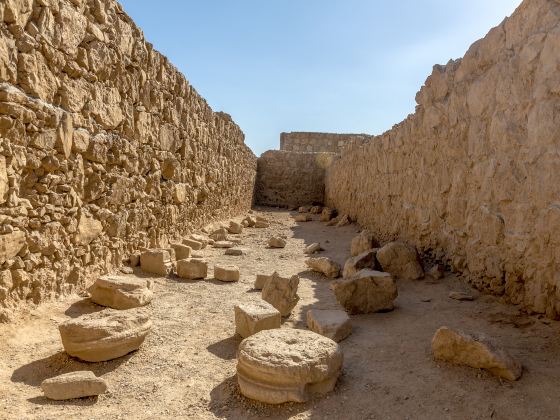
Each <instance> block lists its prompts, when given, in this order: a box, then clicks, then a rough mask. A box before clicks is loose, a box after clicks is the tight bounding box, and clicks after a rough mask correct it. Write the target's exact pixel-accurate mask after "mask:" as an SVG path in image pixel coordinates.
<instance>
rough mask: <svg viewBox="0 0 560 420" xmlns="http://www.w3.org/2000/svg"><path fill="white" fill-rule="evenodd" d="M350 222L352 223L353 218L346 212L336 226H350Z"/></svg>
mask: <svg viewBox="0 0 560 420" xmlns="http://www.w3.org/2000/svg"><path fill="white" fill-rule="evenodd" d="M350 224H352V219H350V216H348V215H347V214H344V215H342V217H340V219H338V222H337V223H336V227H342V226H348V225H350Z"/></svg>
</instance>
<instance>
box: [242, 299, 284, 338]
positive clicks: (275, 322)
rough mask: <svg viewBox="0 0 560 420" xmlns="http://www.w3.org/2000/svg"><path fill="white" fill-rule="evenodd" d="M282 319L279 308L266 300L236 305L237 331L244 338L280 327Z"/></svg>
mask: <svg viewBox="0 0 560 420" xmlns="http://www.w3.org/2000/svg"><path fill="white" fill-rule="evenodd" d="M281 321H282V317H281V315H280V312H279V311H278V309H276V308H275V307H274V306H272V305H271V304H270V303H268V302H265V301H264V300H260V301H257V302H250V303H242V304H239V305H235V332H236V333H237V334H239V335H240V336H241V337H243V338H247V337H249V336H251V335H253V334H256V333H258V332H259V331H263V330H272V329H274V328H280V325H281Z"/></svg>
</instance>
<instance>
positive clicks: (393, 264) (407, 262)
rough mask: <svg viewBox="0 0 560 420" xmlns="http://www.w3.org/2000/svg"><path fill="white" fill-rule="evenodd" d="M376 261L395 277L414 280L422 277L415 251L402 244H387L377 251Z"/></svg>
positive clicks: (422, 273)
mask: <svg viewBox="0 0 560 420" xmlns="http://www.w3.org/2000/svg"><path fill="white" fill-rule="evenodd" d="M377 261H379V264H381V267H382V268H383V270H384V271H386V272H388V273H391V274H392V275H393V276H395V277H399V278H402V279H407V280H416V279H419V278H422V277H424V270H423V269H422V266H421V265H420V262H419V261H418V255H417V254H416V250H415V249H414V248H413V247H411V246H409V245H406V244H404V243H402V242H389V243H388V244H386V245H384V246H383V247H382V248H381V249H379V251H377Z"/></svg>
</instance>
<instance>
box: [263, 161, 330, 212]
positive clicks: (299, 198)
mask: <svg viewBox="0 0 560 420" xmlns="http://www.w3.org/2000/svg"><path fill="white" fill-rule="evenodd" d="M334 156H335V155H334V154H332V153H293V152H285V151H279V150H269V151H268V152H265V153H263V154H262V155H261V157H260V158H259V159H258V168H257V182H256V186H255V201H256V203H257V204H260V205H266V206H278V207H288V208H289V207H294V206H300V205H304V204H311V203H313V202H318V203H323V201H324V192H325V180H324V177H325V169H326V168H327V167H328V166H329V165H330V163H331V162H332V159H333V158H334Z"/></svg>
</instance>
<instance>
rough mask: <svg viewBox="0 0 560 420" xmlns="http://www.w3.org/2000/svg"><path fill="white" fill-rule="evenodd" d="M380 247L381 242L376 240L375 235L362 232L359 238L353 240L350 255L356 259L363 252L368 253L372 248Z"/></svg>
mask: <svg viewBox="0 0 560 420" xmlns="http://www.w3.org/2000/svg"><path fill="white" fill-rule="evenodd" d="M377 247H379V242H377V240H376V239H375V237H374V236H373V234H372V233H371V232H369V231H367V230H364V231H362V232H361V233H360V234H359V235H358V236H356V237H355V238H354V239H352V244H351V247H350V255H351V256H352V257H355V256H357V255H360V254H361V253H362V252H366V251H368V250H370V249H372V248H377Z"/></svg>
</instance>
